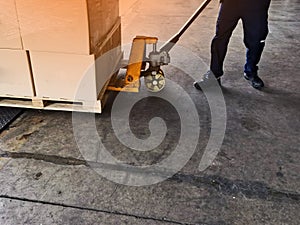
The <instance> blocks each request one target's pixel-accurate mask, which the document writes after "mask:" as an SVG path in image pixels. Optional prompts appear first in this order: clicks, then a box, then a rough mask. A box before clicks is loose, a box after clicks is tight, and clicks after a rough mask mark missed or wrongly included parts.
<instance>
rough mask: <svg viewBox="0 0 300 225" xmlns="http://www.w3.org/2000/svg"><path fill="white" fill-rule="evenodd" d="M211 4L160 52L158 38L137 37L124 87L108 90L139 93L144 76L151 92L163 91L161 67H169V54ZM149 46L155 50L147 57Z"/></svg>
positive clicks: (208, 1)
mask: <svg viewBox="0 0 300 225" xmlns="http://www.w3.org/2000/svg"><path fill="white" fill-rule="evenodd" d="M210 2H211V0H205V1H204V2H203V3H202V4H201V6H200V7H199V8H198V9H197V10H196V11H195V13H194V14H193V15H192V16H191V17H190V19H189V20H188V21H187V22H186V23H185V25H184V26H183V27H182V28H181V29H180V30H179V32H178V33H177V34H175V35H174V36H173V37H172V38H171V39H170V40H169V41H167V42H166V43H165V44H164V45H163V46H162V47H161V48H160V50H157V42H158V38H156V37H146V36H137V37H135V38H134V40H133V43H132V48H131V52H130V57H129V61H128V65H127V66H126V68H127V72H126V76H125V77H124V78H123V82H122V85H121V86H119V87H116V85H114V84H113V85H110V86H109V87H108V90H113V91H127V92H138V91H139V87H140V77H142V76H144V81H145V85H146V87H147V88H148V90H149V91H152V92H158V91H160V90H162V89H163V88H164V86H165V78H164V73H163V71H162V70H161V69H160V67H161V66H164V65H168V64H169V63H170V62H171V58H170V55H169V52H170V51H171V50H172V48H173V47H174V46H175V45H176V43H177V42H178V41H179V40H180V38H181V36H182V35H183V34H184V33H185V32H186V30H187V29H188V28H189V27H190V26H191V25H192V24H193V22H194V21H195V20H196V19H197V18H198V16H199V15H200V14H201V13H202V11H203V10H204V9H205V8H206V7H207V5H208V4H209V3H210ZM148 44H152V45H153V50H152V52H150V53H149V55H148V57H147V56H146V48H147V47H146V46H147V45H148ZM147 63H148V64H149V66H148V68H147V70H145V69H146V64H147Z"/></svg>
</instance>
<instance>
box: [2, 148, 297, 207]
mask: <svg viewBox="0 0 300 225" xmlns="http://www.w3.org/2000/svg"><path fill="white" fill-rule="evenodd" d="M0 158H12V159H32V160H38V161H44V162H48V163H53V164H56V165H62V166H86V167H90V168H92V169H93V168H94V169H97V168H101V169H106V170H114V171H127V172H131V173H132V172H133V173H139V174H141V176H147V175H149V174H150V175H155V176H161V177H170V176H171V178H169V179H168V180H169V181H175V182H178V183H182V182H184V183H188V184H190V185H193V186H195V187H198V188H200V187H202V186H203V185H204V186H206V187H208V188H213V189H215V190H216V191H218V192H219V193H221V194H224V195H228V196H234V197H241V196H242V197H246V198H250V199H261V200H266V201H288V202H291V203H296V204H299V203H300V194H299V193H297V192H290V191H284V190H276V189H274V188H271V187H269V186H268V185H267V184H265V183H263V182H256V181H243V180H230V179H227V178H224V177H220V176H217V175H210V176H208V175H205V176H195V175H190V174H183V173H176V174H175V175H174V176H172V175H173V174H174V172H173V171H170V170H168V169H167V168H166V169H163V168H161V169H160V170H144V169H140V168H128V167H126V166H124V165H113V164H104V163H99V162H89V161H86V160H81V159H76V158H72V157H61V156H56V155H44V154H36V153H26V152H3V151H0Z"/></svg>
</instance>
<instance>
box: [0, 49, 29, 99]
mask: <svg viewBox="0 0 300 225" xmlns="http://www.w3.org/2000/svg"><path fill="white" fill-rule="evenodd" d="M31 79H32V76H31V73H30V68H29V63H28V59H27V54H26V52H25V51H23V50H3V49H0V96H1V97H25V98H26V97H32V96H33V95H34V91H33V86H32V82H31Z"/></svg>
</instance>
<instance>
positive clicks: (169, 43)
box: [160, 0, 211, 52]
mask: <svg viewBox="0 0 300 225" xmlns="http://www.w3.org/2000/svg"><path fill="white" fill-rule="evenodd" d="M210 2H211V0H206V1H204V2H203V3H202V4H201V6H199V8H198V9H197V10H196V11H195V13H194V14H193V15H192V16H191V17H190V19H189V20H188V21H187V22H186V23H185V25H184V26H183V27H182V28H181V29H180V31H179V32H178V33H177V34H175V35H174V36H173V37H172V38H171V39H170V40H169V41H167V42H166V43H165V44H164V45H163V46H162V47H161V48H160V52H169V51H170V50H171V49H172V48H173V47H174V45H175V44H176V43H177V42H178V41H179V39H180V38H181V36H182V35H183V34H184V33H185V32H186V30H187V29H188V28H189V27H190V26H191V25H192V24H193V22H194V21H195V20H196V19H197V18H198V16H199V15H200V14H201V13H202V11H203V10H204V9H205V8H206V7H207V5H208V4H209V3H210Z"/></svg>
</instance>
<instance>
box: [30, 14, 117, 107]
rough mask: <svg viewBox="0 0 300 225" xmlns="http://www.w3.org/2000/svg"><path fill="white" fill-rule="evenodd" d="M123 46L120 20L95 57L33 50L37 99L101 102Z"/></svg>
mask: <svg viewBox="0 0 300 225" xmlns="http://www.w3.org/2000/svg"><path fill="white" fill-rule="evenodd" d="M120 44H121V26H120V19H119V20H118V22H117V23H116V24H115V26H114V28H113V29H112V30H111V32H110V33H109V34H108V37H107V39H106V41H105V42H103V43H102V45H101V46H100V47H99V48H98V49H97V51H96V54H92V55H78V54H66V53H52V52H39V51H30V59H31V65H32V71H33V78H34V84H35V90H36V95H37V98H40V99H49V100H63V101H80V102H84V103H88V102H91V103H93V102H95V101H97V100H99V99H98V97H99V93H100V92H101V90H102V88H103V86H104V84H105V83H106V82H107V81H108V79H109V78H110V76H111V75H113V73H114V72H116V71H115V69H116V67H117V64H118V63H119V61H120V59H121V56H122V52H121V46H120ZM104 53H105V54H104Z"/></svg>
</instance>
